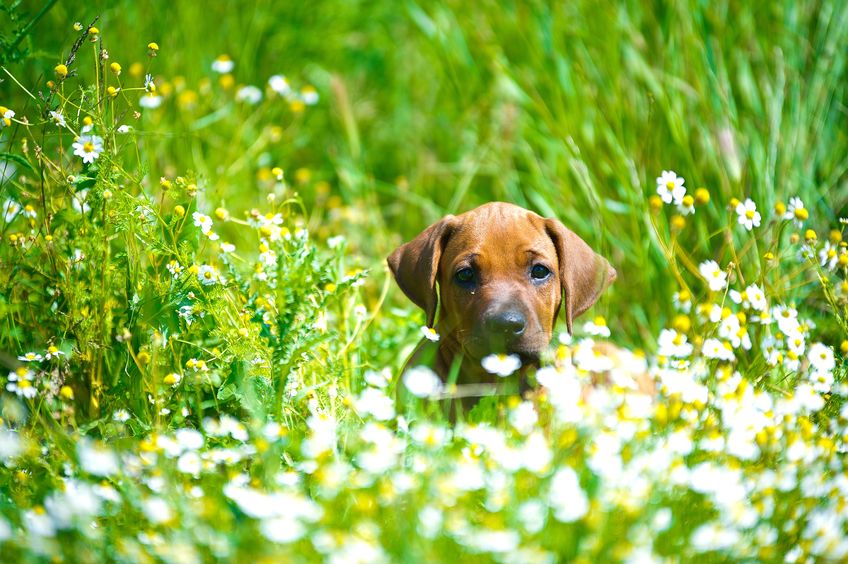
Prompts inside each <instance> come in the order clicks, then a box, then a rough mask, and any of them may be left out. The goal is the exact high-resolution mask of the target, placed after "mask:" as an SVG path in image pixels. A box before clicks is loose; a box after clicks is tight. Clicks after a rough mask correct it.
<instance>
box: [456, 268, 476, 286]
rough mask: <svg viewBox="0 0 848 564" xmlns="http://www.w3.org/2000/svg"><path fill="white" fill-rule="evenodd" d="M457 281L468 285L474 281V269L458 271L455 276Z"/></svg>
mask: <svg viewBox="0 0 848 564" xmlns="http://www.w3.org/2000/svg"><path fill="white" fill-rule="evenodd" d="M454 277H455V278H456V281H457V282H459V283H460V284H468V283H469V282H471V281H472V280H474V269H473V268H469V267H465V268H463V269H462V270H458V271H457V272H456V274H455V275H454Z"/></svg>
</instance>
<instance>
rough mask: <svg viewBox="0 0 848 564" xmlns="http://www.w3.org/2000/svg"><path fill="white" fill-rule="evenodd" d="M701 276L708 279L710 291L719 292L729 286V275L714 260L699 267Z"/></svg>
mask: <svg viewBox="0 0 848 564" xmlns="http://www.w3.org/2000/svg"><path fill="white" fill-rule="evenodd" d="M698 270H699V271H700V272H701V276H703V277H704V278H706V280H707V284H709V286H710V290H712V291H713V292H718V291H720V290H723V289H724V287H725V286H727V273H726V272H724V271H723V270H722V269H721V268H720V267H719V265H718V263H717V262H716V261H714V260H708V261H704V262H702V263H701V264H700V266H698Z"/></svg>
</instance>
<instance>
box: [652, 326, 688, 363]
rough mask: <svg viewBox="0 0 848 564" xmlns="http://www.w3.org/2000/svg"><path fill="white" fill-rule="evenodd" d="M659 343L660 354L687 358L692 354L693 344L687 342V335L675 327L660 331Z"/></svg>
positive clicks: (658, 352)
mask: <svg viewBox="0 0 848 564" xmlns="http://www.w3.org/2000/svg"><path fill="white" fill-rule="evenodd" d="M658 345H659V348H658V350H657V354H658V355H660V356H666V357H677V358H686V357H688V356H690V355H691V354H692V345H691V344H690V343H688V342H687V338H686V335H681V334H680V333H678V332H677V331H675V330H674V329H663V330H662V331H660V336H659V339H658Z"/></svg>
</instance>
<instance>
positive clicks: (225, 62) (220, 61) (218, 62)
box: [212, 55, 236, 74]
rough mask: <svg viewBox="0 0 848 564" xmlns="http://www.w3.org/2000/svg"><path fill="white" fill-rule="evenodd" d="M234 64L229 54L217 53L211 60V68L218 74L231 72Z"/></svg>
mask: <svg viewBox="0 0 848 564" xmlns="http://www.w3.org/2000/svg"><path fill="white" fill-rule="evenodd" d="M235 66H236V64H235V63H234V62H233V60H232V59H230V57H229V55H219V56H218V58H217V59H215V60H214V61H212V70H213V71H215V72H217V73H218V74H227V73H228V72H232V71H233V69H234V68H235Z"/></svg>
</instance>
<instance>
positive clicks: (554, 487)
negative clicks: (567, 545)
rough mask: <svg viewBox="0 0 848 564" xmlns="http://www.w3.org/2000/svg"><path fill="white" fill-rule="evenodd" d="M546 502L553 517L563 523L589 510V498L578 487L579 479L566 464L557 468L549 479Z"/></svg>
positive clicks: (577, 517)
mask: <svg viewBox="0 0 848 564" xmlns="http://www.w3.org/2000/svg"><path fill="white" fill-rule="evenodd" d="M548 503H550V505H551V508H552V509H553V510H554V517H555V518H556V519H557V521H562V522H563V523H572V522H574V521H577V520H578V519H581V518H582V517H583V516H585V515H586V513H588V512H589V500H588V498H587V497H586V494H585V493H584V492H583V490H582V489H581V488H580V480H579V479H578V478H577V474H576V473H575V472H574V470H572V469H571V468H569V467H568V466H565V467H563V468H560V469H559V470H557V471H556V473H555V474H554V476H553V478H552V479H551V489H550V493H549V496H548Z"/></svg>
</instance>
